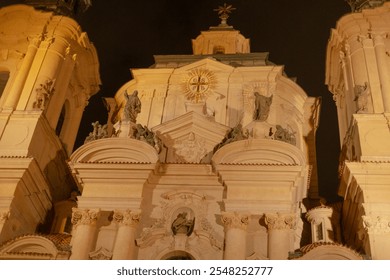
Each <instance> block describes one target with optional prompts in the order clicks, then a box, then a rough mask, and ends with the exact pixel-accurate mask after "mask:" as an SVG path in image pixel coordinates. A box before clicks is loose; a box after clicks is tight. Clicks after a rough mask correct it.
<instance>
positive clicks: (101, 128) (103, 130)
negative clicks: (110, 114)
mask: <svg viewBox="0 0 390 280" xmlns="http://www.w3.org/2000/svg"><path fill="white" fill-rule="evenodd" d="M92 127H93V131H92V132H90V133H89V135H88V136H87V137H86V138H85V140H84V144H86V143H88V142H91V141H93V140H97V139H102V138H107V137H108V130H107V124H105V125H101V124H100V123H99V122H98V121H96V122H93V123H92Z"/></svg>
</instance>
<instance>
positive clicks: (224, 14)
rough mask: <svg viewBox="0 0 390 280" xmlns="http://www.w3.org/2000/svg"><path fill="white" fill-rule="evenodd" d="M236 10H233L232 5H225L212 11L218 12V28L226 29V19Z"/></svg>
mask: <svg viewBox="0 0 390 280" xmlns="http://www.w3.org/2000/svg"><path fill="white" fill-rule="evenodd" d="M235 9H236V8H233V6H232V5H228V4H226V3H224V4H223V6H218V8H217V9H214V11H216V12H218V15H219V18H220V19H221V24H220V25H219V26H220V27H227V26H228V24H227V19H228V18H229V14H230V13H231V12H232V11H234V10H235Z"/></svg>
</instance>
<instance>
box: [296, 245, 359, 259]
mask: <svg viewBox="0 0 390 280" xmlns="http://www.w3.org/2000/svg"><path fill="white" fill-rule="evenodd" d="M300 251H301V252H302V254H303V255H302V257H299V258H297V259H298V260H363V257H362V256H361V255H360V254H359V253H357V252H356V251H354V250H352V249H350V248H348V247H345V246H343V245H341V244H337V243H324V242H317V243H313V244H309V245H306V246H305V247H302V248H301V249H300Z"/></svg>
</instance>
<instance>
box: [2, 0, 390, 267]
mask: <svg viewBox="0 0 390 280" xmlns="http://www.w3.org/2000/svg"><path fill="white" fill-rule="evenodd" d="M32 2H34V1H32ZM38 2H42V1H38ZM80 2H83V3H84V6H83V7H84V8H85V7H86V6H87V5H86V3H89V1H80ZM70 3H73V2H72V1H70ZM74 5H77V4H76V2H74ZM35 6H36V7H38V5H35ZM45 7H48V6H45ZM38 8H42V7H38ZM62 8H64V7H62ZM65 8H66V7H65ZM70 8H72V6H70ZM73 8H74V7H73ZM359 9H360V8H359ZM359 9H358V8H357V11H356V12H355V13H351V14H348V15H346V16H345V17H343V18H342V19H340V21H339V22H338V24H337V26H336V28H335V29H334V30H332V33H331V34H332V35H331V38H330V40H329V45H328V53H327V69H326V71H327V76H326V83H327V85H328V87H329V89H330V91H331V92H332V93H333V94H334V98H335V100H336V104H337V108H338V117H339V126H340V137H341V138H340V139H341V140H342V141H341V143H342V145H343V149H342V151H343V152H342V155H341V161H340V188H339V189H340V195H341V196H343V197H344V202H343V203H342V205H326V204H324V203H322V201H321V199H320V197H319V195H318V182H317V171H316V152H315V151H316V147H315V142H316V141H315V139H316V129H317V127H318V125H319V113H320V107H321V102H320V99H319V98H314V97H309V96H308V95H307V94H306V93H305V92H304V91H303V90H302V88H301V87H299V85H298V84H297V83H296V82H295V81H294V80H293V79H291V78H289V77H287V76H286V74H285V73H284V71H283V66H280V65H275V64H274V63H272V62H270V61H269V60H268V54H267V53H252V52H251V51H250V44H249V40H248V39H247V38H245V37H244V36H243V35H242V34H241V33H240V32H239V31H238V30H236V29H234V28H233V27H232V26H230V25H229V24H228V22H227V19H228V17H229V14H230V12H231V10H232V7H231V6H230V5H226V4H225V5H224V6H221V7H220V8H219V11H218V12H219V15H220V19H221V23H220V24H219V25H218V26H214V27H210V29H209V30H206V31H202V32H201V33H200V35H199V36H198V37H197V38H195V39H194V40H192V47H193V54H189V55H160V56H155V63H154V64H153V65H152V66H150V67H149V68H144V69H133V70H132V76H133V79H131V80H130V81H128V82H127V83H125V84H124V85H122V86H121V87H120V88H119V90H118V91H117V93H116V94H115V97H113V98H105V100H104V101H105V103H106V106H107V108H108V121H107V123H106V124H100V123H98V122H95V123H93V124H92V126H93V131H92V132H91V133H90V134H89V136H88V137H87V138H86V140H85V143H84V145H82V146H81V147H79V148H78V149H76V150H74V149H73V147H74V143H75V138H76V134H77V131H78V127H79V125H80V121H81V116H82V112H83V110H84V108H85V106H86V104H87V100H88V99H89V98H90V96H92V95H93V94H95V93H96V92H97V91H98V90H99V85H100V78H99V72H98V68H99V63H98V58H97V55H96V50H95V48H94V46H93V44H92V43H91V42H90V41H89V39H88V37H87V35H86V34H85V33H83V32H82V31H81V30H80V27H79V26H78V24H77V23H76V22H75V21H74V20H73V19H71V18H70V17H68V15H71V14H66V16H64V15H63V14H64V13H63V12H59V11H58V10H45V11H42V10H40V9H34V7H31V6H27V5H14V6H10V7H6V8H3V9H0V31H1V33H2V34H5V36H3V37H2V38H1V39H0V52H1V58H0V82H1V83H0V93H1V92H2V94H1V99H0V106H1V112H0V127H1V138H0V211H1V212H0V215H1V216H0V243H1V244H0V258H1V259H76V260H77V259H106V260H110V259H114V260H120V259H140V260H160V259H171V260H175V259H194V260H204V259H215V260H221V259H228V260H233V259H241V260H245V259H249V260H255V259H263V260H267V259H270V260H279V259H364V258H371V259H389V258H390V255H389V253H388V252H390V250H387V246H390V242H388V241H387V240H386V239H387V236H388V235H389V234H390V226H389V225H390V220H388V218H387V217H388V216H387V212H386V211H387V210H386V209H387V208H388V206H387V204H388V200H390V197H389V198H388V196H387V190H386V187H387V186H388V185H389V184H390V182H389V178H390V169H389V168H390V165H389V163H388V157H389V156H390V153H389V145H388V143H389V140H390V139H389V138H390V131H389V122H388V118H389V117H390V115H389V113H388V112H389V110H390V103H389V100H390V92H387V87H388V86H387V84H388V83H389V80H388V77H390V72H389V70H388V68H389V67H390V62H389V60H390V59H389V55H388V51H387V50H388V48H389V44H390V41H389V39H388V37H387V34H388V32H389V29H390V23H389V22H388V20H387V18H388V17H389V14H390V5H389V4H387V3H385V4H383V5H380V6H379V7H374V8H372V9H363V8H362V9H361V10H359ZM61 13H62V15H61ZM389 89H390V86H389Z"/></svg>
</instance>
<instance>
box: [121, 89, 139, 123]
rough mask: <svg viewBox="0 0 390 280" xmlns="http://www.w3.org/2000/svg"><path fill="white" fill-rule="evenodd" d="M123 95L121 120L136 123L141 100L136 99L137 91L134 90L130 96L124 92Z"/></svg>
mask: <svg viewBox="0 0 390 280" xmlns="http://www.w3.org/2000/svg"><path fill="white" fill-rule="evenodd" d="M123 95H124V97H125V99H126V104H125V107H124V109H123V118H122V120H124V121H130V122H132V123H136V121H137V116H138V114H139V113H141V100H140V99H139V97H138V91H137V90H135V91H134V92H133V93H132V94H131V95H129V94H128V93H127V90H126V91H125V92H124V94H123Z"/></svg>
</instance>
